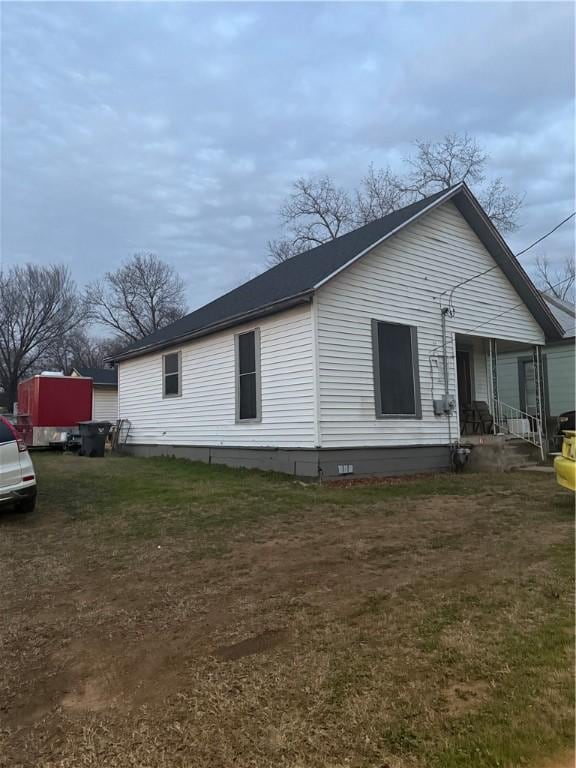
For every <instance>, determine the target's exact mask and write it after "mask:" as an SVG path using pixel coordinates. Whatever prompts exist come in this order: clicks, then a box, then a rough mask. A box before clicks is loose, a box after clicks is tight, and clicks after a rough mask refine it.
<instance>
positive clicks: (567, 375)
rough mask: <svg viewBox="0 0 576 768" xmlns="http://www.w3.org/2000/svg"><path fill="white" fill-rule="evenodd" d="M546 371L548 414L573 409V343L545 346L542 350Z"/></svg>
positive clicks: (553, 414) (556, 414) (557, 413)
mask: <svg viewBox="0 0 576 768" xmlns="http://www.w3.org/2000/svg"><path fill="white" fill-rule="evenodd" d="M544 354H545V356H546V366H547V372H548V398H549V402H550V415H551V416H559V415H560V414H561V413H564V412H565V411H573V410H574V407H575V405H574V398H575V387H574V378H575V364H576V360H575V355H574V345H573V344H565V345H564V344H563V345H562V346H560V345H558V346H555V347H547V348H546V349H545V350H544Z"/></svg>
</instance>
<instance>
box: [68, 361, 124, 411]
mask: <svg viewBox="0 0 576 768" xmlns="http://www.w3.org/2000/svg"><path fill="white" fill-rule="evenodd" d="M71 375H72V376H85V377H86V378H90V379H92V418H93V419H94V421H110V422H111V423H112V424H115V423H116V420H117V419H118V374H117V372H116V368H73V369H72V374H71Z"/></svg>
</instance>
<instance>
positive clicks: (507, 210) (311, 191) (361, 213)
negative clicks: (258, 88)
mask: <svg viewBox="0 0 576 768" xmlns="http://www.w3.org/2000/svg"><path fill="white" fill-rule="evenodd" d="M414 147H415V152H414V154H413V155H412V156H410V157H408V158H406V161H405V162H406V172H405V173H403V174H395V173H393V172H392V170H391V169H390V168H384V169H376V168H374V166H373V165H371V166H370V167H369V169H368V172H367V174H366V176H364V178H363V179H362V181H361V182H360V185H359V187H358V188H357V189H356V190H354V191H353V192H352V193H351V194H348V192H347V191H346V190H344V189H342V188H340V187H337V186H336V184H335V183H334V182H333V181H332V180H331V179H330V178H329V177H328V176H323V177H322V178H320V179H298V181H296V182H295V183H294V185H293V189H292V192H291V194H290V195H289V197H288V200H287V201H286V203H285V204H284V205H283V206H282V208H281V209H280V219H281V221H282V224H283V225H284V229H285V233H286V236H285V237H284V238H283V239H280V240H274V241H271V242H269V243H268V251H269V258H268V263H269V264H275V263H279V262H281V261H285V260H286V259H288V258H291V257H292V256H294V255H295V254H297V253H301V252H302V251H305V250H308V249H309V248H313V247H314V246H316V245H320V244H322V243H325V242H327V241H329V240H332V239H334V238H335V237H338V235H341V234H344V233H345V232H347V231H349V230H350V229H351V228H352V227H354V226H362V225H363V224H368V223H369V222H371V221H374V220H375V219H378V218H381V217H382V216H386V215H387V214H388V213H391V212H392V211H394V210H397V209H398V208H401V207H402V206H404V205H407V204H409V203H411V202H413V201H415V200H419V199H421V198H422V197H426V196H427V195H430V194H432V193H434V192H438V191H440V190H442V189H447V188H448V187H451V186H453V185H454V184H458V183H460V182H462V181H465V182H467V183H468V184H470V185H471V186H473V187H474V189H475V190H476V193H477V195H478V197H479V199H480V201H481V203H482V205H483V206H484V208H485V210H486V212H487V214H488V216H490V218H491V219H492V221H493V223H494V224H495V225H496V227H498V229H500V230H501V231H503V232H511V231H513V230H514V229H516V217H517V214H518V211H519V209H520V207H521V205H522V201H523V198H522V197H521V196H519V195H517V194H515V193H513V192H511V191H510V190H509V189H508V188H507V187H506V186H505V184H504V182H503V181H502V179H500V178H496V179H492V180H487V179H486V175H485V170H486V165H487V163H488V159H489V158H488V155H487V154H486V152H485V151H484V150H483V149H482V147H481V146H480V145H479V144H478V142H477V141H476V140H475V139H473V138H472V137H471V136H469V135H468V134H467V133H465V134H463V135H459V134H449V135H448V136H445V137H444V138H443V139H442V140H441V141H438V142H426V141H417V142H415V144H414Z"/></svg>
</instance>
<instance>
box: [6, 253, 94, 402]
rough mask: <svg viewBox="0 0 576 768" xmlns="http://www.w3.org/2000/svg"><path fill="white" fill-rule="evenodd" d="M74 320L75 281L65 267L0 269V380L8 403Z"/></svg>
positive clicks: (76, 303)
mask: <svg viewBox="0 0 576 768" xmlns="http://www.w3.org/2000/svg"><path fill="white" fill-rule="evenodd" d="M78 321H79V301H78V297H77V292H76V286H75V284H74V282H73V281H72V279H71V277H70V273H69V271H68V269H67V268H66V267H63V266H59V265H52V266H49V267H41V266H38V265H35V264H26V265H25V266H22V267H12V268H10V269H9V270H7V271H3V272H0V386H1V387H2V389H3V390H4V392H5V394H6V397H7V400H8V403H13V402H14V401H15V400H16V396H17V387H18V382H19V381H20V380H21V379H22V378H24V377H25V376H27V375H29V374H31V373H34V371H35V370H37V366H38V365H39V364H41V362H42V360H43V358H44V357H45V356H46V354H47V353H48V351H49V350H50V348H52V347H53V345H54V344H55V341H56V340H57V339H61V338H63V337H64V336H65V335H66V334H68V333H69V332H70V331H71V329H72V328H74V326H75V325H76V324H77V323H78Z"/></svg>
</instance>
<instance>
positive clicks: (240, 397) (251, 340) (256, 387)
mask: <svg viewBox="0 0 576 768" xmlns="http://www.w3.org/2000/svg"><path fill="white" fill-rule="evenodd" d="M259 358H260V344H259V334H258V332H257V331H248V333H240V334H238V336H236V418H237V420H238V421H255V420H257V419H259V418H260V381H259V373H260V359H259Z"/></svg>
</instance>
